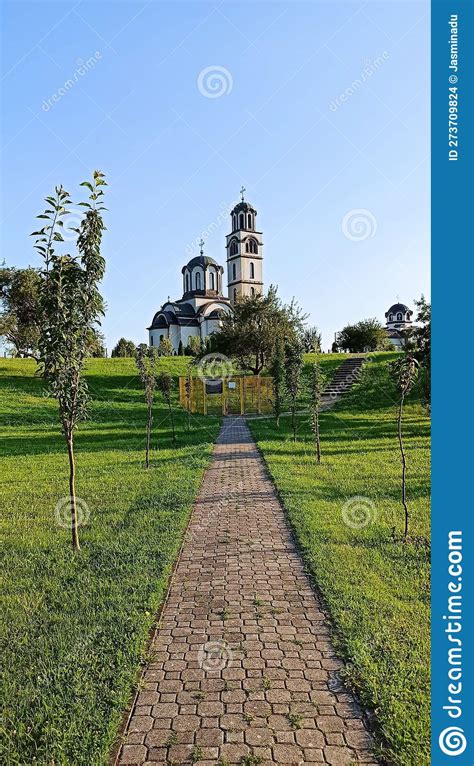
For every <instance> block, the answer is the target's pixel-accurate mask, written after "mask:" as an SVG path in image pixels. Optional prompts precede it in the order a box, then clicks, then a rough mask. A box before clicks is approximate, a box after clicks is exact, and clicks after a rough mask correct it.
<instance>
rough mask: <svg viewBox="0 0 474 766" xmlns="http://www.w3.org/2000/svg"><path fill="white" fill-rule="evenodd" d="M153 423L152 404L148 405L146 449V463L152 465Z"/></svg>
mask: <svg viewBox="0 0 474 766" xmlns="http://www.w3.org/2000/svg"><path fill="white" fill-rule="evenodd" d="M152 423H153V415H152V409H151V404H149V405H148V421H147V424H146V450H145V465H146V467H147V468H149V467H150V441H151V425H152Z"/></svg>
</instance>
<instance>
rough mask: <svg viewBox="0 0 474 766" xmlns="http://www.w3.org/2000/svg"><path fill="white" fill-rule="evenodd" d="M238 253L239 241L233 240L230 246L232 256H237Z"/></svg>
mask: <svg viewBox="0 0 474 766" xmlns="http://www.w3.org/2000/svg"><path fill="white" fill-rule="evenodd" d="M238 252H239V246H238V244H237V240H236V239H233V240H232V242H231V244H230V254H231V255H237V253H238Z"/></svg>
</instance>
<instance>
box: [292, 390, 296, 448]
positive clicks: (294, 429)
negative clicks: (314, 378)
mask: <svg viewBox="0 0 474 766" xmlns="http://www.w3.org/2000/svg"><path fill="white" fill-rule="evenodd" d="M291 425H292V428H293V441H294V442H295V441H296V401H295V400H294V399H293V402H292V405H291Z"/></svg>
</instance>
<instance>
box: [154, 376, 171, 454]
mask: <svg viewBox="0 0 474 766" xmlns="http://www.w3.org/2000/svg"><path fill="white" fill-rule="evenodd" d="M156 384H157V386H158V390H159V392H160V394H161V395H162V397H163V399H164V400H165V402H166V404H167V405H168V410H169V413H170V421H171V432H172V434H173V442H175V441H176V430H175V427H174V414H173V406H172V403H171V394H172V392H173V378H172V377H171V375H170V374H169V372H166V371H164V372H160V374H159V375H158V377H157V380H156Z"/></svg>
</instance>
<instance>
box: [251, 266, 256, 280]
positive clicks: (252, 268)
mask: <svg viewBox="0 0 474 766" xmlns="http://www.w3.org/2000/svg"><path fill="white" fill-rule="evenodd" d="M250 279H255V264H254V263H251V264H250Z"/></svg>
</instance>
